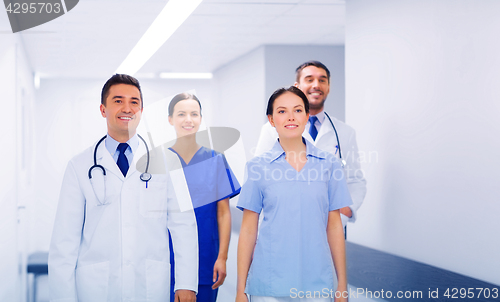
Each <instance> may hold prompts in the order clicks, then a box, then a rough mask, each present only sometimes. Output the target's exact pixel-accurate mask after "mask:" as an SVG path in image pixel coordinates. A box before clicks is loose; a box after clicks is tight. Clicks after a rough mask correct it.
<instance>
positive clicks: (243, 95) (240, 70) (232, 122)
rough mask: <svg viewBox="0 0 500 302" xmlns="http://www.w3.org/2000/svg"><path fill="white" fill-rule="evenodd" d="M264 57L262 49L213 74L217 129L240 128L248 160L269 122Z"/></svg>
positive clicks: (213, 114)
mask: <svg viewBox="0 0 500 302" xmlns="http://www.w3.org/2000/svg"><path fill="white" fill-rule="evenodd" d="M264 55H265V53H264V47H262V46H261V47H259V48H257V49H255V50H253V51H252V52H250V53H248V54H246V55H244V56H242V57H240V58H238V59H237V60H235V61H233V62H231V63H229V64H227V65H225V66H223V67H221V68H219V69H218V70H216V71H215V72H214V82H215V85H214V93H213V96H214V104H217V105H216V107H215V108H214V111H212V112H211V116H213V117H214V126H224V127H233V128H235V129H238V130H239V131H240V133H241V137H242V140H243V144H244V145H245V149H246V151H247V152H246V153H247V158H248V159H249V158H252V157H253V150H254V148H255V145H256V144H257V141H258V139H259V133H260V126H259V125H263V124H264V122H265V120H266V115H265V112H266V109H265V99H266V95H265V78H266V77H265V59H264V58H265V57H264Z"/></svg>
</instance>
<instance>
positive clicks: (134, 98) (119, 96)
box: [111, 95, 141, 101]
mask: <svg viewBox="0 0 500 302" xmlns="http://www.w3.org/2000/svg"><path fill="white" fill-rule="evenodd" d="M123 98H125V97H124V96H122V95H115V96H114V97H113V98H111V99H112V100H114V99H123ZM131 99H133V100H138V101H140V100H141V99H140V98H138V97H135V96H134V97H131Z"/></svg>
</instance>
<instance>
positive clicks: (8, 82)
mask: <svg viewBox="0 0 500 302" xmlns="http://www.w3.org/2000/svg"><path fill="white" fill-rule="evenodd" d="M0 83H1V87H0V89H1V91H2V118H1V119H0V127H1V129H3V132H2V147H1V148H0V150H1V151H0V152H1V158H2V168H1V169H0V209H1V210H0V242H1V244H0V259H1V261H0V284H1V286H0V301H24V298H25V297H26V295H25V294H24V292H25V288H26V284H25V282H24V281H25V280H26V266H25V265H26V256H27V255H26V252H25V251H26V245H27V242H28V240H27V236H28V235H27V226H26V224H27V219H26V217H27V216H26V209H27V208H29V207H30V205H32V204H33V177H32V173H33V169H34V163H33V154H34V151H33V148H34V145H33V143H32V141H33V137H34V126H33V123H32V116H33V109H32V108H33V101H34V87H33V76H32V72H31V70H30V66H29V63H28V60H27V59H26V54H25V53H24V48H23V44H22V41H21V39H19V36H18V35H3V36H2V37H1V43H0Z"/></svg>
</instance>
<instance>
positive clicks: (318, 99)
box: [255, 61, 366, 226]
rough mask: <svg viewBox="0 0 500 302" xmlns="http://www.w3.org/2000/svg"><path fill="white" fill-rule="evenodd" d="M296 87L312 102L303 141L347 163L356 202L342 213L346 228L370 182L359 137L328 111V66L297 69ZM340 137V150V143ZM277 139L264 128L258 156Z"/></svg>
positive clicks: (309, 65)
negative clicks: (367, 180)
mask: <svg viewBox="0 0 500 302" xmlns="http://www.w3.org/2000/svg"><path fill="white" fill-rule="evenodd" d="M295 86H296V87H298V88H300V90H302V91H303V92H304V93H305V94H306V96H307V99H308V100H309V110H310V112H309V114H310V115H309V122H308V123H307V126H306V129H305V130H304V133H303V137H304V138H306V139H307V140H309V141H310V142H312V143H313V144H314V145H315V146H316V147H318V148H320V149H322V150H325V151H328V152H330V153H332V154H334V155H335V156H336V157H337V158H340V153H341V155H342V159H343V160H344V161H345V167H344V171H345V173H346V174H345V175H346V180H347V186H348V188H349V192H350V193H351V198H352V201H353V205H351V206H349V207H345V208H341V209H340V213H341V215H340V216H341V218H342V224H343V225H344V226H345V225H346V224H347V221H349V222H354V221H355V220H356V216H357V215H356V213H357V210H358V209H359V207H360V206H361V204H362V203H363V199H364V198H365V195H366V180H365V178H364V174H363V171H362V170H361V167H360V163H359V160H358V159H359V156H358V145H357V143H356V133H355V131H354V129H353V128H352V127H350V126H348V125H346V124H345V123H343V122H341V121H339V120H338V119H336V118H334V117H333V116H331V115H328V114H327V113H326V112H325V111H324V104H325V101H326V97H327V96H328V93H329V92H330V71H329V70H328V68H327V67H326V66H325V65H324V64H322V63H321V62H318V61H308V62H305V63H303V64H302V65H300V66H299V67H297V69H296V82H295ZM334 127H335V128H334ZM335 130H336V131H335ZM337 134H338V141H339V142H340V146H339V144H338V143H337ZM277 138H278V133H277V132H276V129H275V128H273V127H272V126H271V124H269V123H266V124H264V125H263V126H262V129H261V132H260V138H259V142H258V143H257V148H256V151H255V155H260V154H262V153H264V152H266V151H268V150H270V149H271V148H272V146H273V145H274V143H275V142H276V139H277Z"/></svg>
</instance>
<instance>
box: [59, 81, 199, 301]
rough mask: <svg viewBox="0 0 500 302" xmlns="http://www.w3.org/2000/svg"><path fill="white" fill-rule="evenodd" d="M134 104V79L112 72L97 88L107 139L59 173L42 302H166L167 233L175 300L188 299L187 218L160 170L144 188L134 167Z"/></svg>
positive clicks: (137, 109)
mask: <svg viewBox="0 0 500 302" xmlns="http://www.w3.org/2000/svg"><path fill="white" fill-rule="evenodd" d="M142 106H143V104H142V93H141V89H140V86H139V82H138V81H137V80H136V79H135V78H133V77H131V76H128V75H122V74H116V75H114V76H113V77H111V78H110V79H109V80H108V81H107V82H106V84H105V85H104V87H103V90H102V95H101V114H102V116H103V117H104V118H106V121H107V128H108V133H107V136H106V138H105V139H104V140H103V141H101V143H96V144H94V145H93V146H91V147H90V148H88V149H87V150H85V151H83V152H82V153H81V154H79V155H77V156H75V157H74V158H73V159H72V160H71V161H70V162H69V163H68V166H67V169H66V173H65V175H64V180H63V184H62V189H61V195H60V198H59V204H58V208H57V214H56V219H55V223H54V230H53V233H52V240H51V245H50V252H49V287H50V301H53V302H100V301H102V302H104V301H134V302H139V301H148V302H150V301H151V302H160V301H162V302H163V301H170V300H169V295H170V264H169V240H168V232H167V228H168V229H169V230H170V233H171V234H172V240H173V243H174V252H175V257H176V259H175V264H176V269H175V271H176V274H177V275H176V284H175V289H176V292H175V299H176V301H181V302H184V301H187V302H194V301H195V300H196V295H195V294H196V290H197V288H198V236H197V228H196V220H195V216H194V212H193V211H192V210H190V211H180V206H179V203H178V201H177V199H176V196H175V194H174V190H173V187H172V183H171V181H170V178H169V173H168V172H165V173H161V174H153V175H152V178H151V179H150V180H149V181H148V182H147V184H146V182H144V181H142V180H141V179H140V175H141V173H142V172H144V171H138V170H137V168H136V164H137V160H138V159H139V158H140V157H141V155H143V154H145V153H146V146H145V143H144V142H143V141H142V140H141V139H140V138H139V137H138V135H137V134H136V128H137V126H138V124H139V121H140V119H141V113H142ZM94 150H95V153H94ZM94 157H95V159H94ZM94 161H95V162H96V163H97V165H101V166H102V168H103V169H101V168H99V167H98V168H94V169H92V172H90V174H91V176H92V181H93V182H94V186H93V185H92V184H91V181H90V180H89V169H90V167H91V166H93V165H94ZM139 169H141V168H140V167H139ZM102 170H105V172H106V179H104V176H103V173H102ZM165 171H166V170H165ZM179 202H181V200H179ZM189 202H190V201H189Z"/></svg>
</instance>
